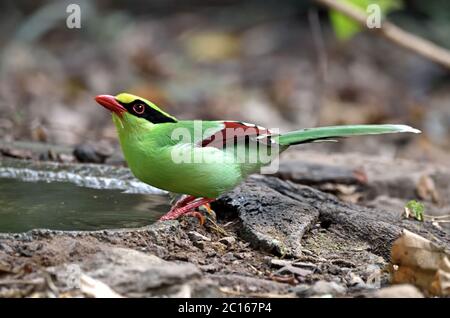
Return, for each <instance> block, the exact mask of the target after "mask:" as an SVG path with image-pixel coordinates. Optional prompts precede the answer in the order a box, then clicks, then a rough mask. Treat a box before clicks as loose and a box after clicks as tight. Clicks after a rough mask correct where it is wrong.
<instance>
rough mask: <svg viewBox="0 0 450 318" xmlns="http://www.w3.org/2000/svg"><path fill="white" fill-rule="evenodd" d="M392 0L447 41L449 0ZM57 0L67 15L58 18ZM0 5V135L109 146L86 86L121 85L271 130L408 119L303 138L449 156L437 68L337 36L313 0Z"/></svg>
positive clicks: (416, 26) (362, 38)
mask: <svg viewBox="0 0 450 318" xmlns="http://www.w3.org/2000/svg"><path fill="white" fill-rule="evenodd" d="M386 1H389V0H385V1H384V2H386ZM395 2H396V4H397V5H396V6H395V8H394V9H392V10H391V11H390V12H389V15H388V18H389V20H390V21H392V22H393V23H395V24H397V25H398V26H400V27H402V28H404V29H405V30H408V31H409V32H411V33H414V34H416V35H419V36H421V37H424V38H427V39H429V40H431V41H433V42H434V43H436V44H438V45H440V46H442V47H446V48H447V49H450V1H445V0H430V1H423V0H404V1H395ZM69 3H76V4H79V5H80V7H81V28H80V29H69V28H67V27H66V18H67V16H68V15H69V14H68V13H66V7H67V5H68V4H69ZM0 16H1V22H0V24H1V28H0V114H1V115H0V139H1V140H3V141H4V142H9V141H15V140H28V141H39V142H45V143H49V144H64V145H69V146H75V145H78V144H80V143H85V142H95V143H98V142H100V143H103V144H106V146H108V147H112V148H113V149H116V148H117V146H118V144H117V140H116V134H115V131H114V127H113V125H112V122H111V118H110V116H109V114H108V113H107V112H106V111H105V110H104V109H102V108H101V107H100V106H98V105H97V104H96V103H95V101H94V100H93V98H94V97H95V95H98V94H117V93H120V92H130V93H134V94H137V95H141V96H143V97H146V98H148V99H150V100H152V101H154V102H155V103H156V104H158V105H160V106H161V107H162V108H164V109H165V110H166V111H168V112H169V113H171V114H173V115H175V116H176V117H179V118H184V119H196V118H198V119H235V120H243V121H248V122H255V123H258V124H260V125H262V126H266V127H269V128H280V129H281V130H282V131H288V130H292V129H298V128H305V127H312V126H319V125H334V124H361V123H372V124H374V123H405V124H410V125H413V126H414V127H416V128H419V129H421V130H422V131H423V132H424V134H422V135H421V136H411V135H407V134H405V135H401V136H400V135H396V136H383V137H371V138H367V137H366V138H355V139H351V141H350V140H345V141H343V142H341V143H338V144H322V145H311V146H307V147H313V148H314V149H321V150H324V151H359V152H365V153H368V154H378V155H385V156H400V157H407V158H414V159H417V160H424V161H427V160H428V161H434V162H442V163H448V162H450V76H449V70H446V69H445V68H443V67H441V66H438V65H436V64H433V63H432V62H430V61H427V60H425V59H424V58H422V57H420V56H418V55H415V54H413V53H411V52H409V51H406V50H404V49H401V48H399V47H397V46H396V45H395V44H393V43H390V42H388V41H386V40H385V39H382V38H379V37H378V36H377V35H375V34H373V33H368V32H359V33H356V34H355V35H354V36H353V37H351V38H349V39H347V40H345V41H344V40H342V39H339V37H337V36H336V31H337V30H336V28H334V27H333V25H332V24H330V19H329V12H328V11H327V10H325V9H323V8H321V7H319V6H317V5H316V4H315V3H314V2H313V1H294V0H292V1H256V0H255V1H238V0H212V1H206V0H156V1H112V0H101V1H82V0H77V1H76V0H72V1H69V2H65V1H39V0H33V1H32V0H28V1H13V0H10V1H8V0H4V1H1V2H0Z"/></svg>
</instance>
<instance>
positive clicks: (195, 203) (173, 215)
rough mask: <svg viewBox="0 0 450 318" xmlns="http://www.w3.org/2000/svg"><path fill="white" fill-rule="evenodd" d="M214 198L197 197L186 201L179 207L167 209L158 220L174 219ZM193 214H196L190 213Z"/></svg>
mask: <svg viewBox="0 0 450 318" xmlns="http://www.w3.org/2000/svg"><path fill="white" fill-rule="evenodd" d="M214 200H215V199H208V198H199V199H196V200H194V201H191V202H188V203H187V204H185V205H183V206H180V207H174V208H173V209H171V210H170V211H169V213H167V214H165V215H163V216H162V217H161V218H160V219H159V220H160V221H166V220H174V219H176V218H178V217H180V216H181V215H183V214H186V213H189V212H193V211H194V210H195V209H196V208H198V207H199V206H202V205H204V204H207V203H210V202H212V201H214ZM192 215H193V216H195V217H197V215H196V214H192Z"/></svg>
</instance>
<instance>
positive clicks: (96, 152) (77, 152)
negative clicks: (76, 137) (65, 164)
mask: <svg viewBox="0 0 450 318" xmlns="http://www.w3.org/2000/svg"><path fill="white" fill-rule="evenodd" d="M111 154H112V148H109V147H107V146H105V145H93V144H90V143H84V144H80V145H77V146H75V149H74V150H73V155H74V156H75V158H76V159H77V160H78V161H79V162H92V163H104V162H105V160H106V158H108V157H109V156H111Z"/></svg>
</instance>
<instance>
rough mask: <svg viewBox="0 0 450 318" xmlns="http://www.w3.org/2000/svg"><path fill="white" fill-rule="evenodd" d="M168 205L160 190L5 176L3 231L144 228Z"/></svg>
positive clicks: (1, 186) (0, 182) (0, 193)
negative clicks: (128, 190)
mask: <svg viewBox="0 0 450 318" xmlns="http://www.w3.org/2000/svg"><path fill="white" fill-rule="evenodd" d="M169 208H170V207H169V205H168V198H167V196H165V195H161V194H148V193H147V194H142V193H125V192H124V190H123V189H121V190H118V189H95V188H88V187H80V186H77V185H76V184H74V183H69V182H45V181H34V182H30V181H23V180H20V179H14V178H0V232H24V231H28V230H31V229H37V228H45V229H53V230H101V229H117V228H132V227H140V226H145V225H149V224H151V223H153V222H155V221H156V220H157V219H158V218H159V217H160V216H162V215H163V214H164V213H165V212H167V211H168V210H169Z"/></svg>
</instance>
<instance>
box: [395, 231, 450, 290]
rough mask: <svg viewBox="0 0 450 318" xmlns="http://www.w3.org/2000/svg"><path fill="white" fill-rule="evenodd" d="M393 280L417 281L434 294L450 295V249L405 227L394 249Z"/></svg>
mask: <svg viewBox="0 0 450 318" xmlns="http://www.w3.org/2000/svg"><path fill="white" fill-rule="evenodd" d="M391 259H392V265H393V270H392V273H391V274H392V276H391V278H392V282H393V283H395V284H404V283H409V284H413V285H415V286H417V287H419V288H420V289H422V291H424V292H426V293H428V294H430V295H441V296H444V295H450V263H449V255H448V253H447V252H446V251H445V250H444V249H443V248H441V247H439V246H437V245H436V244H435V243H433V242H431V241H429V240H427V239H426V238H424V237H422V236H420V235H417V234H414V233H412V232H410V231H407V230H403V233H402V236H401V237H400V238H398V239H397V240H396V241H395V242H394V244H393V246H392V250H391Z"/></svg>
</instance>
